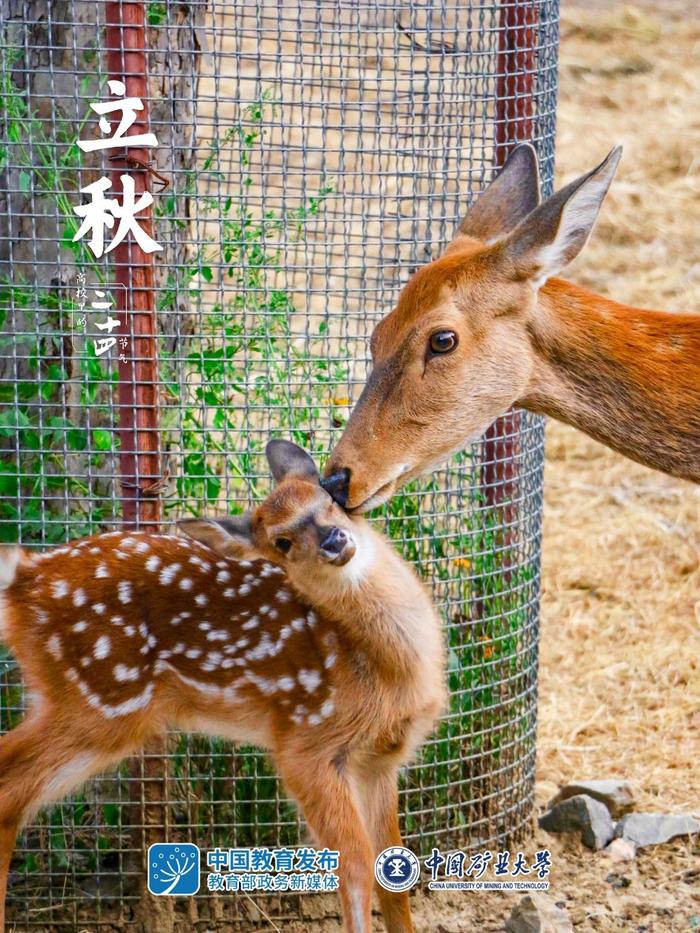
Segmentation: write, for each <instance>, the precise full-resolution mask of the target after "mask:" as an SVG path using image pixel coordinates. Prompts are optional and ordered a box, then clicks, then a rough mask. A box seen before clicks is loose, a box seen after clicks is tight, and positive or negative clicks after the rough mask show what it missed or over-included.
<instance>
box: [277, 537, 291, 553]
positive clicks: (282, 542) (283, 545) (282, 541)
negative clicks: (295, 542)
mask: <svg viewBox="0 0 700 933" xmlns="http://www.w3.org/2000/svg"><path fill="white" fill-rule="evenodd" d="M275 547H276V548H277V550H278V551H281V552H282V553H283V554H288V553H289V551H290V550H291V547H292V542H291V541H290V540H289V538H276V539H275Z"/></svg>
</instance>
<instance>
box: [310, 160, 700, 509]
mask: <svg viewBox="0 0 700 933" xmlns="http://www.w3.org/2000/svg"><path fill="white" fill-rule="evenodd" d="M620 154H621V150H620V149H619V148H616V149H613V150H612V152H611V153H610V154H609V155H608V157H607V158H606V159H605V161H604V162H602V163H601V164H600V165H599V166H598V167H597V168H594V169H593V170H592V171H591V172H589V173H588V174H587V175H583V176H582V177H581V178H579V179H577V180H576V181H573V182H571V184H569V185H567V186H566V187H565V188H562V190H561V191H559V192H558V193H557V194H555V195H553V196H552V197H551V198H549V199H548V200H546V201H544V202H543V203H541V204H540V203H539V202H540V198H539V179H538V170H537V159H536V155H535V151H534V149H533V148H532V147H531V146H529V145H522V146H518V147H517V148H516V149H515V150H514V151H513V153H512V154H511V156H510V158H509V159H508V161H507V162H506V164H505V166H504V167H503V170H502V171H501V173H500V174H499V175H498V177H497V178H496V179H495V180H494V181H493V183H492V184H491V185H490V187H488V188H487V189H486V190H485V191H484V193H483V194H482V195H481V197H480V198H479V199H478V200H477V201H476V203H475V204H474V205H473V207H472V208H471V209H470V211H469V212H468V214H467V216H466V217H465V219H464V221H463V222H462V224H461V226H460V228H459V230H458V232H457V235H456V236H455V238H454V240H453V241H452V243H451V244H450V246H449V247H448V249H447V250H446V251H445V253H444V255H443V256H442V257H441V258H440V259H437V260H436V261H434V262H432V263H430V264H429V265H427V266H425V267H423V268H422V269H419V270H418V272H416V273H415V274H414V275H413V277H412V278H411V279H410V280H409V281H408V283H407V284H406V286H405V287H404V289H403V291H402V292H401V294H400V296H399V300H398V304H397V306H396V307H395V308H394V310H393V311H392V312H391V313H390V314H389V315H388V316H387V317H386V318H384V319H383V320H382V321H380V323H379V324H378V325H377V327H376V329H375V331H374V333H373V334H372V338H371V352H372V358H373V368H372V371H371V373H370V376H369V378H368V380H367V384H366V386H365V388H364V390H363V392H362V395H361V396H360V399H359V401H358V403H357V405H356V406H355V409H354V410H353V412H352V414H351V416H350V419H349V421H348V424H347V427H346V429H345V431H344V433H343V435H342V437H341V439H340V441H339V443H338V444H337V446H336V447H335V449H334V450H333V453H332V455H331V458H330V460H329V462H328V464H327V466H326V477H328V478H327V479H325V480H324V484H325V485H326V488H327V489H328V490H329V491H330V492H331V493H332V495H334V497H335V498H336V500H337V501H338V502H340V503H341V504H342V505H344V506H347V508H348V509H350V510H351V511H355V512H362V511H365V510H367V509H370V508H372V507H373V506H375V505H378V504H379V503H381V502H383V501H384V500H386V499H388V498H389V497H390V496H391V495H392V494H393V493H394V491H395V490H396V489H397V488H398V487H399V486H401V485H403V484H404V483H406V482H408V481H409V480H411V479H413V478H414V477H416V476H418V475H420V474H422V473H426V472H428V471H429V470H431V469H433V468H435V467H436V466H437V465H438V464H439V463H441V462H442V461H444V460H445V459H447V458H448V457H449V456H450V455H451V454H453V453H455V452H457V451H458V450H461V449H462V448H464V447H465V446H466V445H467V444H469V443H470V441H472V440H474V439H476V438H477V437H478V436H479V435H480V434H481V433H482V432H483V431H484V430H485V429H486V427H488V425H489V424H490V423H491V422H492V421H493V420H494V418H496V417H497V416H498V415H500V414H502V413H503V412H505V411H506V410H507V409H508V408H509V407H510V406H511V405H518V406H520V407H522V408H526V409H528V410H530V411H533V412H539V413H542V414H545V415H551V416H553V417H554V418H558V419H560V420H561V421H565V422H567V423H568V424H572V425H574V426H575V427H577V428H580V429H581V430H582V431H585V432H586V433H587V434H589V435H590V436H591V437H594V438H595V439H596V440H599V441H602V442H603V443H604V444H607V445H608V446H610V447H612V448H614V449H615V450H618V451H620V452H621V453H623V454H625V455H626V456H628V457H630V458H632V459H633V460H636V461H638V462H639V463H643V464H646V465H647V466H650V467H654V468H655V469H658V470H662V471H663V472H665V473H669V474H671V475H672V476H678V477H682V478H684V479H690V480H694V481H695V482H698V481H700V314H694V313H672V312H668V311H647V310H641V309H639V308H632V307H629V306H627V305H623V304H618V303H617V302H614V301H611V300H610V299H608V298H604V297H602V296H600V295H596V294H594V293H593V292H590V291H587V290H585V289H583V288H580V287H578V286H576V285H573V284H571V283H570V282H566V281H563V280H562V279H557V278H550V277H551V276H554V275H557V274H558V273H559V272H560V271H561V270H562V269H563V268H564V267H565V266H567V265H568V264H569V263H570V262H571V261H572V260H573V259H574V258H575V257H576V256H577V255H578V253H579V252H580V251H581V249H582V248H583V246H584V244H585V243H586V240H587V239H588V237H589V235H590V232H591V230H592V228H593V225H594V223H595V221H596V218H597V216H598V212H599V210H600V206H601V203H602V201H603V198H604V197H605V194H606V192H607V190H608V187H609V185H610V183H611V181H612V178H613V175H614V173H615V169H616V168H617V164H618V162H619V159H620Z"/></svg>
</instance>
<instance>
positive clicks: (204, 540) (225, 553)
mask: <svg viewBox="0 0 700 933" xmlns="http://www.w3.org/2000/svg"><path fill="white" fill-rule="evenodd" d="M177 527H178V528H179V529H180V531H182V532H183V533H184V534H186V535H187V537H188V538H193V539H194V540H195V541H199V542H200V544H205V545H206V546H207V547H209V548H211V549H212V551H216V553H217V554H221V555H222V557H235V558H239V559H243V560H258V559H260V557H261V556H262V555H261V554H260V553H259V551H258V549H257V547H256V545H255V538H254V537H253V522H252V513H251V512H244V513H243V514H242V515H231V516H230V517H226V518H211V519H209V518H184V519H182V521H179V522H178V523H177Z"/></svg>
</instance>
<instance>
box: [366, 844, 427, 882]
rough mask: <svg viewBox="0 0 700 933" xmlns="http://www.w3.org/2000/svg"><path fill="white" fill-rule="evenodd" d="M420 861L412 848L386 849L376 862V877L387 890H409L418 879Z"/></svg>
mask: <svg viewBox="0 0 700 933" xmlns="http://www.w3.org/2000/svg"><path fill="white" fill-rule="evenodd" d="M419 875H420V862H419V861H418V858H417V857H416V856H415V855H414V854H413V852H411V850H410V849H406V848H404V846H392V847H391V848H390V849H384V851H383V852H380V853H379V855H378V856H377V860H376V862H375V863H374V877H375V878H376V879H377V882H378V883H379V884H380V885H381V886H382V887H383V888H386V890H387V891H408V889H409V888H412V887H413V885H414V884H415V883H416V881H418V876H419Z"/></svg>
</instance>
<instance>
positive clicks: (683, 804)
mask: <svg viewBox="0 0 700 933" xmlns="http://www.w3.org/2000/svg"><path fill="white" fill-rule="evenodd" d="M662 6H663V8H664V10H665V13H664V14H662V13H661V8H662ZM693 8H695V13H694V14H693V13H692V10H693ZM689 11H691V12H690V13H689ZM616 142H622V143H623V145H624V147H625V151H624V156H623V160H622V163H621V166H620V169H619V172H618V177H617V180H616V182H615V184H614V186H613V190H612V192H611V194H610V196H609V198H608V201H607V203H606V206H605V210H604V213H603V215H602V217H601V220H600V223H599V225H598V227H597V230H596V232H595V234H594V238H593V240H592V241H591V243H590V244H589V245H588V247H587V248H586V250H585V252H584V254H583V256H582V257H581V258H580V259H579V260H578V261H577V263H576V266H575V267H572V269H571V272H570V273H569V275H570V277H571V278H572V279H574V280H575V281H578V282H581V283H582V284H585V285H588V286H590V287H591V288H594V289H596V290H599V291H601V292H603V293H605V294H608V295H610V296H611V297H614V298H617V299H619V300H621V301H627V302H630V303H634V304H638V305H641V306H644V307H651V308H653V307H657V308H668V309H676V310H700V259H699V256H698V243H699V238H698V223H699V222H700V145H699V143H700V10H698V9H697V4H695V3H688V4H684V5H683V6H681V5H678V4H671V5H668V6H667V5H665V4H660V3H657V4H651V3H649V4H645V5H644V6H643V7H642V8H641V9H640V8H639V7H637V8H631V7H624V6H623V5H621V4H619V5H618V4H611V3H597V2H596V3H594V4H591V5H590V6H588V7H586V8H585V9H584V8H582V7H574V6H569V5H567V4H565V6H564V9H563V17H562V44H561V69H560V105H559V121H558V152H557V168H558V180H559V183H562V182H565V181H569V180H570V179H571V178H573V177H575V176H576V175H578V174H580V173H582V172H583V171H585V170H587V169H588V168H589V167H591V166H593V165H594V164H596V163H597V162H598V161H599V160H600V159H601V158H602V157H603V156H604V155H605V153H606V152H607V151H608V149H609V148H610V147H611V146H612V145H613V144H614V143H616ZM545 490H546V495H545V513H544V514H545V524H544V567H543V570H544V573H543V602H542V647H541V670H540V725H539V742H538V794H537V795H538V802H539V804H540V806H543V805H544V804H545V803H546V801H547V800H548V799H549V798H550V797H551V796H552V794H553V792H554V791H555V790H556V786H557V783H558V782H564V781H568V780H571V779H575V778H605V777H625V778H629V779H631V780H633V781H634V783H635V785H636V787H637V790H638V798H639V804H640V806H639V808H640V809H649V810H669V811H683V812H688V813H694V814H695V815H696V816H700V521H699V519H700V490H698V488H697V487H694V486H692V485H690V484H688V483H684V482H682V481H679V480H672V479H669V478H667V477H664V476H662V475H660V474H658V473H655V472H653V471H651V470H647V469H645V468H643V467H641V466H637V465H635V464H633V463H631V462H629V461H627V460H625V459H623V458H622V457H620V456H618V455H617V454H614V453H612V452H611V451H608V450H607V449H605V448H603V447H601V446H600V445H599V444H596V443H595V442H593V441H591V440H588V439H587V438H586V437H584V436H583V435H581V434H580V433H578V432H576V431H574V430H572V429H570V428H567V427H564V426H562V425H558V424H554V423H552V424H550V425H549V428H548V438H547V467H546V486H545ZM535 843H536V847H537V848H539V847H541V846H542V845H545V844H546V845H548V846H549V847H550V848H551V849H552V858H553V866H554V867H553V871H552V876H551V882H552V888H551V890H550V894H551V896H552V897H553V898H554V900H555V901H557V902H559V903H561V904H564V905H565V906H566V909H567V911H568V913H569V916H570V919H571V920H572V922H573V924H574V927H575V929H576V930H577V931H589V930H590V931H613V930H631V931H638V933H642V931H645V933H657V931H673V933H676V931H677V933H681V931H683V933H690V931H692V930H696V929H700V840H698V841H696V842H695V843H694V844H689V843H687V842H676V843H673V844H670V845H667V846H663V847H657V848H655V849H651V850H646V851H644V852H643V853H641V854H640V855H638V857H637V859H636V860H635V862H633V863H623V864H612V863H611V861H610V859H609V858H608V857H607V856H605V855H602V854H596V853H592V852H590V851H588V850H586V849H584V848H583V847H581V845H580V844H579V843H575V842H564V843H562V842H560V841H558V840H557V839H556V838H555V837H552V836H549V835H547V834H546V833H543V832H542V831H538V832H537V834H536V838H535ZM514 902H515V901H514V900H513V899H511V897H510V896H509V895H498V894H492V893H488V894H485V893H461V892H460V893H458V894H456V895H455V896H454V897H453V898H452V899H451V900H449V901H448V900H447V899H446V898H445V896H444V895H434V896H431V897H423V898H420V899H418V900H417V901H416V923H417V927H418V929H419V930H424V931H426V933H427V931H440V930H442V931H450V933H451V931H462V930H473V931H476V930H483V931H490V930H502V929H504V926H503V924H504V918H505V917H506V916H507V915H508V913H509V910H510V908H511V907H512V905H513V903H514Z"/></svg>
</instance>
